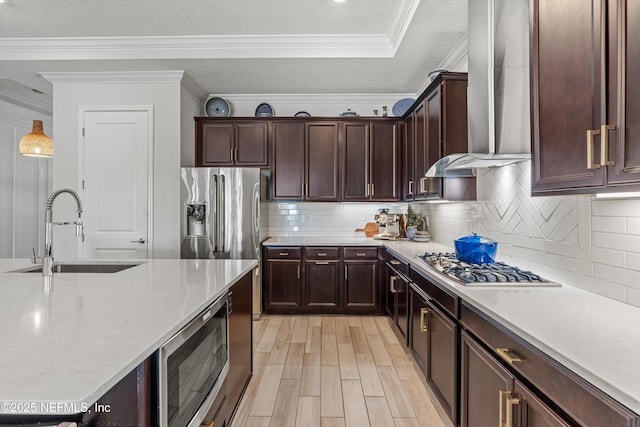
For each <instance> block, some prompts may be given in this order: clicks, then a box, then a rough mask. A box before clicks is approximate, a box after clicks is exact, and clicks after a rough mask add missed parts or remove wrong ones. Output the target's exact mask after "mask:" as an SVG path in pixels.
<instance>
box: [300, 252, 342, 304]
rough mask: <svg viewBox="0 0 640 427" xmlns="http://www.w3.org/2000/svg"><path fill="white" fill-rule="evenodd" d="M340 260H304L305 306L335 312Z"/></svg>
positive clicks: (337, 298)
mask: <svg viewBox="0 0 640 427" xmlns="http://www.w3.org/2000/svg"><path fill="white" fill-rule="evenodd" d="M339 289H340V261H339V260H327V261H312V260H307V261H305V304H304V305H305V308H308V309H309V310H310V311H317V312H322V313H335V312H337V311H338V309H339V307H340V294H339Z"/></svg>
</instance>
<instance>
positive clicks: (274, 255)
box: [262, 246, 384, 314]
mask: <svg viewBox="0 0 640 427" xmlns="http://www.w3.org/2000/svg"><path fill="white" fill-rule="evenodd" d="M383 253H384V249H382V248H379V247H375V246H371V247H368V246H367V247H340V246H328V247H319V246H307V247H277V246H268V247H265V249H264V251H263V254H264V259H265V261H264V263H263V266H264V274H263V284H262V287H263V303H264V311H265V313H269V314H275V313H278V314H298V313H301V314H302V313H306V314H309V313H314V314H335V313H345V314H365V313H366V314H375V313H382V312H383V310H384V307H383V303H382V301H383V298H384V296H383V293H382V288H381V287H380V286H378V284H379V282H380V279H379V276H380V268H379V267H378V264H379V263H380V262H381V260H379V258H381V257H382V254H383Z"/></svg>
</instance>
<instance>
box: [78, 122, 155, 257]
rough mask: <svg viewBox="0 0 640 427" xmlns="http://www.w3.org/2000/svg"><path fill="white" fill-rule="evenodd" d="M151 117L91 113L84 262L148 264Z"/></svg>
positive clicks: (85, 181)
mask: <svg viewBox="0 0 640 427" xmlns="http://www.w3.org/2000/svg"><path fill="white" fill-rule="evenodd" d="M150 122H151V112H150V111H149V110H142V111H141V110H133V111H85V112H84V146H83V168H82V169H83V172H82V174H83V178H82V179H83V197H82V200H83V203H84V212H83V214H82V216H83V219H84V224H85V228H84V231H85V239H84V243H83V250H82V252H83V256H84V257H85V258H92V259H123V258H124V259H130V258H147V256H148V252H147V248H148V241H149V235H148V233H149V231H148V230H149V227H148V215H149V212H148V209H149V208H148V194H149V182H148V181H149V178H148V176H149V170H148V169H149V166H148V165H149V161H148V160H149V156H150V153H149V151H150V150H149V148H150V147H151V141H150V131H149V129H150Z"/></svg>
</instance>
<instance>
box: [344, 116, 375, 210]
mask: <svg viewBox="0 0 640 427" xmlns="http://www.w3.org/2000/svg"><path fill="white" fill-rule="evenodd" d="M342 138H343V140H342V146H343V153H344V155H343V156H344V162H343V175H342V176H343V181H342V200H344V201H345V202H352V201H366V200H369V123H368V122H366V123H362V122H344V123H343V124H342Z"/></svg>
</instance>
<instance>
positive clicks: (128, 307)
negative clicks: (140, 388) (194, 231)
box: [0, 259, 257, 414]
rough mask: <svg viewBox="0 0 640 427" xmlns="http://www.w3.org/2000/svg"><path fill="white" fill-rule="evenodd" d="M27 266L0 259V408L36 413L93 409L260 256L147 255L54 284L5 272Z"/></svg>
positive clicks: (59, 277)
mask: <svg viewBox="0 0 640 427" xmlns="http://www.w3.org/2000/svg"><path fill="white" fill-rule="evenodd" d="M30 265H31V264H30V262H29V261H28V260H18V259H0V414H2V413H14V412H15V411H11V410H9V409H10V408H11V406H10V405H8V406H7V405H6V402H13V403H15V402H21V403H33V404H35V406H34V407H35V408H36V411H30V412H31V413H33V412H35V413H39V414H45V413H55V414H65V413H74V412H80V411H73V410H68V409H65V408H71V409H74V408H81V407H82V405H93V403H94V402H95V401H96V400H97V399H98V398H100V397H101V396H102V395H104V394H105V393H106V392H107V391H108V390H109V389H110V388H111V387H113V386H114V385H115V384H116V383H117V382H118V381H120V380H121V379H122V378H124V376H125V375H126V374H128V373H129V372H130V371H131V370H133V369H134V368H135V367H136V366H137V365H138V364H140V363H141V362H142V361H143V360H145V359H146V358H147V357H149V356H150V355H151V354H152V353H153V352H154V351H156V350H157V349H158V348H159V347H160V346H161V345H162V344H163V343H164V342H166V341H167V340H168V339H169V338H170V337H171V336H173V335H174V334H175V333H176V332H178V331H179V330H180V329H181V328H182V327H183V326H184V325H186V324H187V323H188V322H189V321H190V320H191V319H192V318H194V317H195V316H196V315H197V314H198V313H200V312H201V311H202V310H204V309H205V308H206V307H207V305H209V304H210V303H212V302H213V301H214V300H215V299H216V298H218V297H219V296H221V295H223V294H224V292H225V291H226V290H227V289H228V288H229V287H230V286H231V285H232V284H233V283H235V282H236V281H238V280H239V279H240V278H241V277H242V276H244V274H246V273H247V272H249V271H251V270H252V269H253V268H254V267H255V266H256V265H257V261H255V260H160V259H156V260H144V261H143V264H141V265H139V266H136V267H133V268H130V269H127V270H123V271H120V272H117V273H103V274H95V273H55V274H54V275H53V281H52V283H51V284H50V285H51V286H50V288H48V287H47V284H46V283H45V282H44V278H43V276H42V275H41V274H40V273H15V272H10V271H13V270H16V269H21V268H24V267H28V266H30ZM43 402H44V403H50V404H52V405H49V407H51V408H52V410H51V411H46V410H43V408H45V407H47V405H41V403H43ZM22 406H24V405H22ZM14 408H15V407H14Z"/></svg>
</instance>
